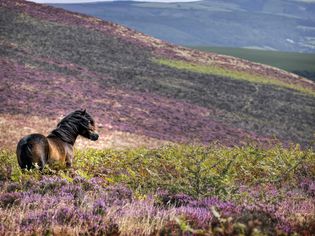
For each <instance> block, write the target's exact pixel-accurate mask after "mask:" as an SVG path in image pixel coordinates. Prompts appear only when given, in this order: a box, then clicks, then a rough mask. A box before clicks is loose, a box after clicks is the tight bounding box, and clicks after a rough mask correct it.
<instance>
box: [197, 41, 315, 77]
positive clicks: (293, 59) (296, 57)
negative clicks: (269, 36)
mask: <svg viewBox="0 0 315 236" xmlns="http://www.w3.org/2000/svg"><path fill="white" fill-rule="evenodd" d="M195 48H196V49H199V50H204V51H210V52H215V53H219V54H223V55H228V56H233V57H238V58H242V59H245V60H249V61H254V62H257V63H262V64H266V65H270V66H274V67H278V68H280V69H283V70H286V71H289V72H292V73H295V74H298V75H301V76H303V77H305V78H308V79H311V80H313V81H315V68H314V64H315V54H314V53H294V52H279V51H265V50H257V49H248V48H223V47H195Z"/></svg>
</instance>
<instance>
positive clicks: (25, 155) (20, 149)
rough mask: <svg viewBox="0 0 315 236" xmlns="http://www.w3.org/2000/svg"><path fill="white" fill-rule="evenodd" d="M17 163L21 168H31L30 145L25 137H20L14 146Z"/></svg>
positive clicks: (32, 166)
mask: <svg viewBox="0 0 315 236" xmlns="http://www.w3.org/2000/svg"><path fill="white" fill-rule="evenodd" d="M16 156H17V159H18V163H19V165H20V167H21V168H22V169H28V170H29V169H32V168H34V165H33V163H32V147H31V144H29V143H28V142H27V141H26V140H25V139H21V140H20V142H19V143H18V145H17V148H16Z"/></svg>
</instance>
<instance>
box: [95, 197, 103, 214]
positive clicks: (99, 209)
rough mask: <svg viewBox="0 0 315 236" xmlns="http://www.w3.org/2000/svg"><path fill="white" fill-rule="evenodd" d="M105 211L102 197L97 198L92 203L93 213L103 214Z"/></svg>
mask: <svg viewBox="0 0 315 236" xmlns="http://www.w3.org/2000/svg"><path fill="white" fill-rule="evenodd" d="M105 212H106V204H105V202H104V200H103V199H98V200H96V201H95V202H94V204H93V214H95V215H104V214H105Z"/></svg>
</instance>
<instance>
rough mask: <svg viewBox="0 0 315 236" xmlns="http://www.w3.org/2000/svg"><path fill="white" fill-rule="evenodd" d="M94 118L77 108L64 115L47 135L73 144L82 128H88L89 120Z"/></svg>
mask: <svg viewBox="0 0 315 236" xmlns="http://www.w3.org/2000/svg"><path fill="white" fill-rule="evenodd" d="M90 121H92V122H94V120H93V119H92V117H91V116H90V115H89V114H88V113H87V112H86V111H82V110H77V111H74V112H72V113H70V114H69V115H67V116H66V117H64V118H63V119H62V120H61V121H60V122H59V123H58V125H57V128H56V129H54V130H53V131H51V133H50V134H49V135H48V136H47V137H57V138H60V139H61V140H62V141H64V142H66V143H69V144H71V145H73V144H74V143H75V140H76V138H77V137H78V135H79V134H80V133H81V132H82V129H88V126H89V122H90Z"/></svg>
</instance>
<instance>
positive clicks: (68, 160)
mask: <svg viewBox="0 0 315 236" xmlns="http://www.w3.org/2000/svg"><path fill="white" fill-rule="evenodd" d="M72 159H73V157H72V156H71V155H67V156H66V167H67V168H69V167H71V166H72Z"/></svg>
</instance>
